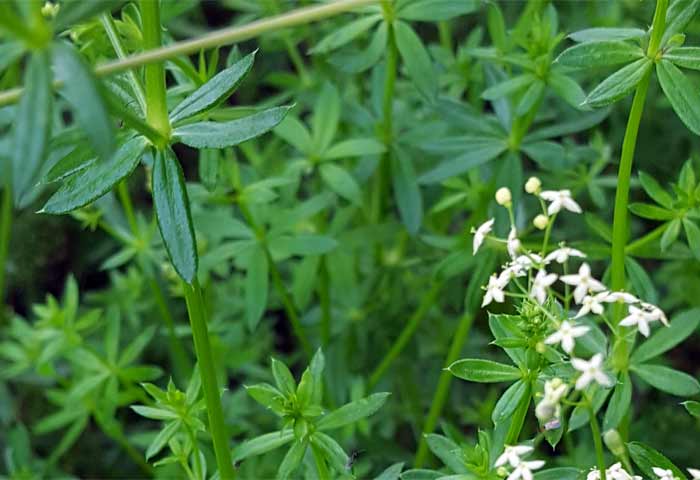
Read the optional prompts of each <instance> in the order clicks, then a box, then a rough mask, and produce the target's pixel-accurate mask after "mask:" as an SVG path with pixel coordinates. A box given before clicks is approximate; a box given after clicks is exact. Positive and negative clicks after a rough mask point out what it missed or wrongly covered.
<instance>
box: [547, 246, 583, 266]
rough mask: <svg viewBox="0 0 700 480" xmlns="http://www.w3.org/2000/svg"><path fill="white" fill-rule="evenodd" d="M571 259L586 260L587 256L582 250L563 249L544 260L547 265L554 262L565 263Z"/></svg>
mask: <svg viewBox="0 0 700 480" xmlns="http://www.w3.org/2000/svg"><path fill="white" fill-rule="evenodd" d="M570 257H579V258H586V254H585V253H583V252H582V251H581V250H576V249H575V248H570V247H561V248H557V249H556V250H554V251H553V252H552V253H550V254H549V255H547V256H546V257H545V258H544V260H545V262H547V263H549V262H551V261H552V260H556V262H557V263H564V262H566V261H567V260H568V259H569V258H570Z"/></svg>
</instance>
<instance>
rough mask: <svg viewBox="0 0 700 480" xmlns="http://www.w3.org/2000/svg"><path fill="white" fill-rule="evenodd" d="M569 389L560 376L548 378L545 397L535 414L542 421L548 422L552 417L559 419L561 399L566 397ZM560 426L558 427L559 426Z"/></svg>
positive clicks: (545, 385)
mask: <svg viewBox="0 0 700 480" xmlns="http://www.w3.org/2000/svg"><path fill="white" fill-rule="evenodd" d="M568 391H569V386H568V385H567V384H566V383H564V382H562V380H561V379H560V378H553V379H551V380H547V381H546V382H545V384H544V397H543V398H542V401H541V402H540V403H538V404H537V407H535V416H537V418H538V419H539V420H540V422H543V423H544V422H547V421H549V420H552V419H558V418H559V416H560V415H561V405H560V404H559V402H561V399H562V398H564V397H565V396H566V394H567V392H568ZM557 428H558V427H557Z"/></svg>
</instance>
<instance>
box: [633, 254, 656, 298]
mask: <svg viewBox="0 0 700 480" xmlns="http://www.w3.org/2000/svg"><path fill="white" fill-rule="evenodd" d="M625 271H626V272H627V275H628V276H629V279H630V283H631V284H632V292H633V293H635V294H637V295H638V296H639V297H640V298H644V299H645V300H646V301H648V302H652V303H656V302H658V297H659V295H658V293H657V292H656V287H654V282H652V281H651V278H650V277H649V274H647V271H646V270H645V269H644V267H642V266H641V265H640V264H639V262H637V261H636V260H635V259H634V258H632V257H630V256H626V257H625Z"/></svg>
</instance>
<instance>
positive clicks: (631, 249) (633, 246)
mask: <svg viewBox="0 0 700 480" xmlns="http://www.w3.org/2000/svg"><path fill="white" fill-rule="evenodd" d="M668 225H669V224H668V223H664V224H663V225H660V226H658V227H656V228H655V229H654V230H652V231H651V232H649V233H647V234H646V235H644V236H643V237H642V238H639V239H637V240H635V241H634V242H632V243H630V244H629V245H627V247H626V248H625V253H626V254H627V255H632V254H634V253H635V252H637V251H639V250H641V249H643V248H644V247H646V246H647V245H649V244H650V243H652V242H654V241H656V240H657V239H659V238H660V237H661V236H662V235H663V234H664V232H665V231H666V229H667V228H668Z"/></svg>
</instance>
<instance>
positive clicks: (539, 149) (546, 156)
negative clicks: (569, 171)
mask: <svg viewBox="0 0 700 480" xmlns="http://www.w3.org/2000/svg"><path fill="white" fill-rule="evenodd" d="M520 148H521V150H522V151H523V152H525V153H526V154H527V156H528V157H530V158H531V159H532V160H534V161H535V163H537V164H538V165H539V166H540V167H542V168H545V169H547V170H554V171H556V170H559V171H561V170H564V169H566V168H569V167H571V162H570V161H568V160H567V158H566V151H565V150H564V147H563V146H562V145H561V143H556V142H550V141H546V140H545V141H542V142H534V143H524V144H523V145H522V146H521V147H520Z"/></svg>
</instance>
